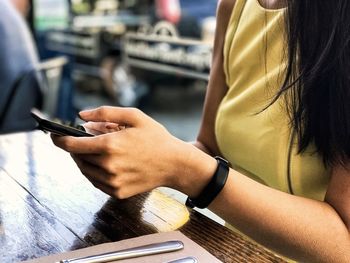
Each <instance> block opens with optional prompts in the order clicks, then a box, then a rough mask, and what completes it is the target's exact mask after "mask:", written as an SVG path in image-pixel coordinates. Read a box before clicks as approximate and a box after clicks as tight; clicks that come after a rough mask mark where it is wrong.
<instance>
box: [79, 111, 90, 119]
mask: <svg viewBox="0 0 350 263" xmlns="http://www.w3.org/2000/svg"><path fill="white" fill-rule="evenodd" d="M90 112H91V110H83V111H80V112H79V113H78V116H79V118H84V117H86V116H88V115H89V114H90Z"/></svg>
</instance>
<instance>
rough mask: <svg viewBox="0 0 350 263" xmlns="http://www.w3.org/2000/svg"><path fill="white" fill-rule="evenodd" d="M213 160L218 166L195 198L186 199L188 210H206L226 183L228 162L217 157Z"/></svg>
mask: <svg viewBox="0 0 350 263" xmlns="http://www.w3.org/2000/svg"><path fill="white" fill-rule="evenodd" d="M215 159H216V160H217V162H218V166H217V168H216V171H215V173H214V175H213V177H212V178H211V180H210V182H209V183H208V184H207V185H206V187H205V188H204V189H203V191H202V192H201V193H200V194H199V195H198V196H197V197H196V198H190V197H188V198H187V200H186V206H188V207H190V208H194V207H198V208H202V209H203V208H206V207H208V206H209V204H210V203H211V202H212V201H213V200H214V199H215V197H216V196H217V195H218V194H219V193H220V192H221V190H222V188H223V187H224V185H225V183H226V181H227V177H228V174H229V170H230V168H229V163H228V161H226V160H225V159H223V158H221V157H219V156H216V157H215Z"/></svg>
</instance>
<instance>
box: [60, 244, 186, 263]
mask: <svg viewBox="0 0 350 263" xmlns="http://www.w3.org/2000/svg"><path fill="white" fill-rule="evenodd" d="M183 248H184V244H183V243H182V242H181V241H178V240H176V241H167V242H161V243H153V244H149V245H145V246H140V247H134V248H128V249H123V250H119V251H114V252H109V253H103V254H98V255H94V256H87V257H80V258H72V259H64V260H61V261H59V262H57V263H101V262H110V261H114V260H121V259H128V258H136V257H142V256H149V255H155V254H161V253H168V252H173V251H178V250H181V249H183Z"/></svg>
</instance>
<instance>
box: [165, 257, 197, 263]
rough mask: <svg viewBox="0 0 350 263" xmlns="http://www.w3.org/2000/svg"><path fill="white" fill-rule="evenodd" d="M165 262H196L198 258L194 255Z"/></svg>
mask: <svg viewBox="0 0 350 263" xmlns="http://www.w3.org/2000/svg"><path fill="white" fill-rule="evenodd" d="M166 263H198V260H197V259H196V258H194V257H186V258H179V259H175V260H172V261H168V262H166Z"/></svg>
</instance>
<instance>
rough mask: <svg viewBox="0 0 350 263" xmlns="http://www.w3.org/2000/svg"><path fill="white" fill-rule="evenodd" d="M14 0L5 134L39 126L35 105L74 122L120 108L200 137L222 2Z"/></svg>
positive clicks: (2, 24)
mask: <svg viewBox="0 0 350 263" xmlns="http://www.w3.org/2000/svg"><path fill="white" fill-rule="evenodd" d="M7 1H8V2H9V3H11V4H7ZM7 1H1V3H0V5H1V7H0V9H1V10H3V12H4V15H3V16H2V18H0V37H1V38H2V39H6V41H4V42H5V43H3V47H0V61H3V63H4V64H5V65H6V66H2V67H0V68H2V70H1V69H0V77H1V78H2V76H12V75H13V78H12V79H11V81H9V82H8V85H7V86H6V85H3V87H2V90H3V96H2V98H0V107H1V108H0V114H1V115H0V133H8V132H17V131H22V130H28V129H31V128H33V127H32V126H31V125H33V124H32V123H31V121H32V120H31V119H30V117H28V116H29V111H30V108H31V107H37V108H39V109H41V110H42V111H43V112H44V113H46V114H47V115H49V116H50V117H51V118H58V119H60V120H63V121H64V122H74V121H75V120H76V115H77V112H79V111H80V110H82V109H87V108H93V107H97V106H100V105H115V106H126V107H138V108H140V109H142V110H143V111H145V112H146V113H148V114H149V115H151V116H152V117H153V118H155V119H156V120H158V121H159V122H161V123H162V124H163V125H164V126H165V127H167V128H168V130H169V131H170V132H171V133H172V134H173V135H175V136H176V137H178V138H180V139H183V140H186V141H192V140H194V139H195V138H196V135H197V132H198V129H199V124H200V119H201V114H202V105H203V100H204V96H205V91H206V85H207V81H208V76H209V72H210V64H211V53H212V45H213V39H214V31H215V13H216V6H217V0H7ZM10 5H11V7H10ZM12 9H13V10H12ZM5 10H6V11H5ZM15 12H16V14H15ZM1 19H2V20H3V21H1ZM1 34H2V36H1ZM10 40H11V41H12V42H11V41H10ZM1 50H2V51H1ZM26 57H28V60H25V59H24V58H26ZM24 61H25V62H24ZM8 65H13V67H12V66H8ZM28 65H32V66H31V67H29V69H28ZM1 71H5V72H1ZM7 71H9V72H7ZM2 79H3V78H2ZM34 87H36V88H34ZM34 94H35V95H34ZM17 120H18V121H17ZM27 120H28V122H27ZM16 121H17V123H16ZM28 123H29V124H28ZM169 191H170V190H169ZM170 193H171V194H174V195H175V197H176V198H178V199H181V200H182V201H183V200H184V198H185V197H184V196H181V195H178V194H176V193H172V192H171V191H170Z"/></svg>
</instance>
